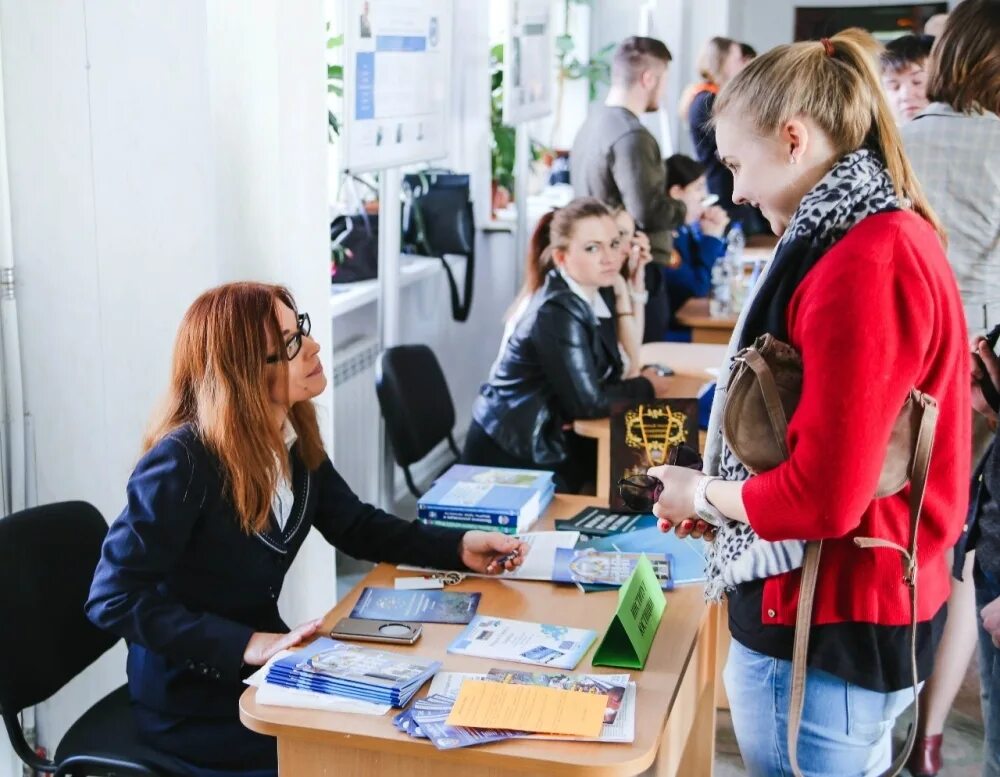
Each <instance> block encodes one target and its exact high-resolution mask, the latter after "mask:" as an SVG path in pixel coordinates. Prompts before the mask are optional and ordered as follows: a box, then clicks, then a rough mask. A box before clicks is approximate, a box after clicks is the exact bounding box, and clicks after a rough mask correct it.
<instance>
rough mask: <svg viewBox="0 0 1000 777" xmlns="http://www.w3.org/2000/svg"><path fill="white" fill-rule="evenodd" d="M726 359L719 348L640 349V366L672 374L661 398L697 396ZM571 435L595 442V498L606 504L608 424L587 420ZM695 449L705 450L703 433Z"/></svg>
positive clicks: (659, 345) (673, 345) (682, 345)
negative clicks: (652, 366) (660, 368)
mask: <svg viewBox="0 0 1000 777" xmlns="http://www.w3.org/2000/svg"><path fill="white" fill-rule="evenodd" d="M725 358H726V349H725V347H724V346H721V345H704V344H695V343H646V344H645V345H643V346H642V363H643V364H663V365H665V366H667V367H670V368H671V369H673V371H674V376H673V377H672V378H671V379H670V390H669V391H668V392H667V393H666V394H664V395H663V397H664V398H670V397H675V398H683V397H696V396H698V391H699V389H701V387H702V386H703V385H704V384H706V383H708V382H710V381H713V380H715V378H716V377H717V372H715V370H717V369H718V368H719V367H720V366H721V365H722V362H723V361H724V360H725ZM573 431H574V432H576V433H577V434H578V435H580V436H581V437H589V438H591V439H594V440H597V480H596V482H595V485H596V496H597V498H598V499H600V500H601V501H603V502H607V501H608V499H609V496H610V491H611V423H610V421H609V419H607V418H588V419H584V420H580V421H574V422H573ZM698 449H699V450H704V449H705V433H704V432H700V433H699V435H698Z"/></svg>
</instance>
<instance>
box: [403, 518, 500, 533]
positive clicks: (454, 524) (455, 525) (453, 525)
mask: <svg viewBox="0 0 1000 777" xmlns="http://www.w3.org/2000/svg"><path fill="white" fill-rule="evenodd" d="M419 520H420V523H422V524H426V525H427V526H441V527H444V528H446V529H465V530H466V531H472V530H478V531H497V532H501V533H502V534H511V535H513V534H517V527H516V526H514V525H510V526H495V525H493V524H489V523H471V522H469V521H452V520H448V519H442V518H434V519H433V520H431V519H425V518H420V519H419Z"/></svg>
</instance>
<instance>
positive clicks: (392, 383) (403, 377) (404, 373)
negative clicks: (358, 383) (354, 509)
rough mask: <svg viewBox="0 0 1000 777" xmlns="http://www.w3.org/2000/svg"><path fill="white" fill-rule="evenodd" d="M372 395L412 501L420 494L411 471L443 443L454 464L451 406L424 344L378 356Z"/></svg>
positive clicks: (435, 363) (400, 347) (431, 354)
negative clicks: (380, 412) (447, 447)
mask: <svg viewBox="0 0 1000 777" xmlns="http://www.w3.org/2000/svg"><path fill="white" fill-rule="evenodd" d="M375 391H376V393H377V394H378V403H379V406H380V407H381V408H382V417H383V418H384V419H385V428H386V431H387V432H388V435H389V442H390V443H391V445H392V453H393V457H394V458H395V459H396V463H397V464H398V465H399V466H400V467H402V469H403V475H404V477H405V478H406V485H407V486H409V488H410V491H411V492H412V493H413V495H414V496H416V497H419V496H420V491H419V490H418V489H417V486H416V484H414V482H413V475H411V474H410V466H411V465H413V464H416V463H417V462H418V461H420V460H421V459H422V458H424V456H426V455H427V454H428V453H430V452H431V451H432V450H433V449H434V448H435V447H436V446H437V445H438V444H439V443H440V442H441V441H442V440H447V441H448V445H449V447H450V448H451V451H452V453H454V454H455V458H456V459H458V456H459V452H458V446H456V445H455V438H454V437H452V436H451V430H452V428H453V427H454V426H455V405H454V404H452V401H451V392H450V391H448V383H447V381H446V380H445V378H444V373H443V372H442V371H441V365H440V364H438V360H437V357H436V356H435V355H434V352H433V351H432V350H431V349H430V348H428V347H427V346H426V345H398V346H395V347H394V348H386V349H385V350H384V351H382V353H381V354H379V357H378V362H377V363H376V365H375Z"/></svg>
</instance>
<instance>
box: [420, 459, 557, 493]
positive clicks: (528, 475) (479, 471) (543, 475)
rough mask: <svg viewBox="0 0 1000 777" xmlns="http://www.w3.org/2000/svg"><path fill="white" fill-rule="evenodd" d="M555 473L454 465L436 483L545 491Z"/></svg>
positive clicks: (537, 470) (538, 470)
mask: <svg viewBox="0 0 1000 777" xmlns="http://www.w3.org/2000/svg"><path fill="white" fill-rule="evenodd" d="M555 474H556V473H555V472H552V471H551V470H544V469H510V468H509V467H480V466H477V465H474V464H453V465H451V466H450V467H449V468H448V469H447V470H446V471H445V472H442V473H441V474H440V475H438V477H437V479H436V480H435V481H434V482H435V483H440V482H441V481H444V480H469V481H472V482H474V483H496V484H497V485H502V486H520V487H522V488H533V489H536V490H539V491H541V490H544V489H545V488H546V487H547V486H548V485H549V483H551V482H552V479H553V478H554V477H555Z"/></svg>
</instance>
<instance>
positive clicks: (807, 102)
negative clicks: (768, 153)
mask: <svg viewBox="0 0 1000 777" xmlns="http://www.w3.org/2000/svg"><path fill="white" fill-rule="evenodd" d="M723 114H732V115H738V116H742V117H746V119H747V120H749V121H750V123H751V124H752V125H753V127H754V129H755V130H756V131H757V132H758V133H760V134H761V135H763V136H771V135H774V134H776V133H777V132H778V130H779V129H780V128H781V127H782V126H783V125H784V123H785V122H786V121H788V120H789V119H792V118H794V117H795V116H808V117H809V118H811V119H812V120H813V121H815V122H816V123H817V124H818V125H819V126H820V127H821V128H822V129H823V131H824V132H825V133H826V134H827V136H828V137H829V138H830V141H831V142H832V143H833V146H834V148H835V149H836V150H837V152H838V153H839V154H840V155H841V156H843V155H845V154H849V153H850V152H852V151H856V150H858V149H860V148H870V149H872V150H873V151H875V152H877V153H878V154H880V155H881V157H882V159H883V160H884V162H885V165H886V169H887V171H888V174H889V177H890V179H891V180H892V183H893V186H894V187H895V189H896V194H897V196H898V197H899V200H900V205H901V206H902V207H906V208H910V209H912V210H913V211H914V212H915V213H917V214H918V215H920V216H921V217H922V218H924V219H925V220H926V221H927V222H928V223H930V224H931V226H933V227H934V229H935V230H936V231H937V233H938V235H940V236H941V239H942V240H944V230H943V228H942V227H941V224H940V222H939V221H938V219H937V216H936V215H935V214H934V210H933V209H932V208H931V206H930V203H928V202H927V199H926V197H925V196H924V193H923V190H922V189H921V187H920V184H919V182H918V181H917V178H916V175H914V173H913V170H912V168H911V167H910V163H909V161H908V160H907V158H906V154H905V153H904V151H903V141H902V138H901V136H900V134H899V130H898V129H897V127H896V123H895V120H894V119H893V117H892V113H891V111H890V109H889V105H888V103H887V102H886V99H885V95H884V94H883V92H882V87H881V83H880V80H879V76H878V72H877V70H876V56H875V54H874V52H873V51H870V50H869V49H868V48H867V47H866V45H865V42H863V41H861V40H860V39H859V38H858V36H857V35H856V34H855V33H853V32H850V31H848V32H845V33H841V34H839V35H835V36H834V37H832V38H829V39H825V38H824V39H823V40H822V41H804V42H801V43H792V44H786V45H784V46H778V47H776V48H774V49H772V50H771V51H769V52H767V53H766V54H763V55H761V56H759V57H757V58H756V59H755V60H753V61H752V62H751V63H750V64H749V65H747V66H746V67H745V68H744V69H743V70H742V71H741V72H740V73H739V74H738V75H737V76H736V77H735V78H734V79H733V80H732V81H731V82H730V83H729V84H727V85H726V86H725V88H723V90H722V91H721V92H720V93H719V95H718V97H717V98H716V100H715V106H714V111H713V117H714V119H715V120H717V119H718V117H719V116H722V115H723Z"/></svg>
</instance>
